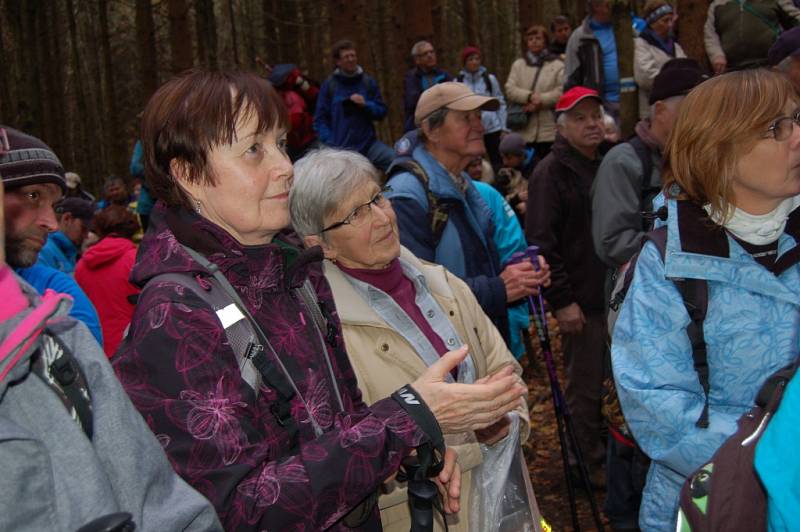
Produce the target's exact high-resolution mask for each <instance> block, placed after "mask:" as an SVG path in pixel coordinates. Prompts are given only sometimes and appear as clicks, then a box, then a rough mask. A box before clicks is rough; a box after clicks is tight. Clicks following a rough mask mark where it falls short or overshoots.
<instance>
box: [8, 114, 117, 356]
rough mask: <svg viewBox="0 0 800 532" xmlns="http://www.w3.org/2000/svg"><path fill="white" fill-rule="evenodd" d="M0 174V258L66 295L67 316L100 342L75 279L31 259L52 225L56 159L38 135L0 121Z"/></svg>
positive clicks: (58, 180)
mask: <svg viewBox="0 0 800 532" xmlns="http://www.w3.org/2000/svg"><path fill="white" fill-rule="evenodd" d="M0 176H2V179H3V186H4V187H5V196H4V198H3V208H4V211H5V216H4V220H5V252H6V262H7V263H8V265H9V266H11V267H12V268H14V270H16V272H17V274H19V276H20V277H22V278H23V279H25V280H26V281H27V282H28V283H29V284H30V285H31V286H33V287H34V288H35V289H36V291H37V292H39V293H40V294H44V292H45V291H46V290H47V289H52V290H54V291H56V292H59V293H65V294H69V295H70V296H72V299H73V305H72V309H71V310H70V315H71V316H72V317H74V318H75V319H78V320H80V321H82V322H84V323H85V324H86V325H87V327H89V330H91V332H92V334H93V335H94V337H95V338H96V339H97V341H98V342H100V344H101V345H102V343H103V342H102V338H103V336H102V332H101V329H100V319H99V318H98V316H97V312H96V311H95V309H94V307H93V306H92V303H91V302H90V301H89V298H88V297H86V294H84V292H83V290H81V288H80V287H79V286H78V283H76V282H75V279H73V278H72V277H70V276H69V275H67V274H65V273H63V272H61V271H58V270H56V269H54V268H49V267H47V266H43V265H41V264H36V260H37V259H38V257H39V252H40V251H41V250H42V247H44V245H45V242H47V238H48V234H49V233H51V232H53V231H55V230H56V229H57V228H58V221H57V219H56V212H55V208H54V206H55V204H56V203H57V202H58V201H59V200H60V199H61V197H62V196H63V195H64V192H65V191H66V188H67V183H66V180H65V179H64V168H63V166H62V165H61V161H59V160H58V157H56V154H55V153H53V150H51V149H50V148H49V147H48V146H47V145H46V144H45V143H44V142H42V141H41V140H39V139H37V138H35V137H32V136H30V135H26V134H25V133H22V132H21V131H17V130H16V129H12V128H9V127H4V126H2V125H0Z"/></svg>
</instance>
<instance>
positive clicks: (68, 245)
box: [47, 231, 78, 261]
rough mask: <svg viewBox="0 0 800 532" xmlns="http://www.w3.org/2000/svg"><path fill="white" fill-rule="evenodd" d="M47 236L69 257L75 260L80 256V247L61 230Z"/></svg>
mask: <svg viewBox="0 0 800 532" xmlns="http://www.w3.org/2000/svg"><path fill="white" fill-rule="evenodd" d="M47 238H49V239H52V240H53V244H55V245H56V246H57V247H58V249H60V250H61V252H62V253H63V254H64V255H65V256H66V257H67V258H68V259H71V260H73V261H74V260H75V258H76V257H77V256H78V248H77V247H76V246H75V244H73V243H72V240H70V239H69V238H67V235H65V234H64V233H62V232H61V231H55V232H53V233H50V234H49V235H48V237H47Z"/></svg>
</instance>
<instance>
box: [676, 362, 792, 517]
mask: <svg viewBox="0 0 800 532" xmlns="http://www.w3.org/2000/svg"><path fill="white" fill-rule="evenodd" d="M797 364H798V363H797V361H795V362H794V363H793V364H791V365H789V366H787V367H785V368H783V369H781V370H780V371H778V372H776V373H773V374H772V375H771V376H770V377H769V378H768V379H767V380H766V382H764V384H763V385H762V386H761V390H760V391H759V392H758V395H757V396H756V400H755V406H753V408H752V409H751V410H750V411H749V412H746V413H745V414H743V415H742V416H741V417H739V420H738V421H737V426H738V428H737V430H736V432H734V433H733V435H732V436H730V437H729V438H728V439H727V440H725V443H723V444H722V446H721V447H720V448H719V449H717V452H715V453H714V456H712V457H711V460H710V461H709V462H708V463H706V464H705V465H703V466H701V467H700V468H699V469H697V470H696V471H695V472H694V473H693V474H692V475H691V476H690V477H689V478H688V479H687V480H686V481H685V482H684V484H683V488H682V489H681V496H680V511H679V513H678V528H677V530H678V532H698V531H709V532H711V531H714V532H727V531H729V530H747V531H748V532H766V530H767V518H766V516H767V494H766V492H765V490H764V486H763V485H762V484H761V481H760V480H759V478H758V475H757V473H756V470H755V467H754V466H753V460H754V458H755V450H756V445H757V444H758V441H759V440H760V438H761V435H762V434H763V433H764V429H765V428H766V427H767V424H768V423H769V421H770V420H771V419H772V417H773V415H774V414H775V412H776V411H777V410H778V407H779V406H780V404H781V399H782V398H783V392H784V390H785V388H786V385H787V384H788V383H789V381H790V380H791V379H792V377H793V376H794V374H795V372H796V371H797Z"/></svg>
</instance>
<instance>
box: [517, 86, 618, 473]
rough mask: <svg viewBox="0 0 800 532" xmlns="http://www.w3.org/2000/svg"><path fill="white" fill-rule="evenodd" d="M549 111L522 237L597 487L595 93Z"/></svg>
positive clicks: (570, 96)
mask: <svg viewBox="0 0 800 532" xmlns="http://www.w3.org/2000/svg"><path fill="white" fill-rule="evenodd" d="M555 109H556V115H557V119H556V124H557V129H558V133H557V135H556V140H555V143H554V144H553V148H552V150H551V152H550V154H548V155H547V157H545V158H544V159H543V160H542V162H540V163H539V165H538V166H537V167H536V169H535V170H534V171H533V175H532V176H531V180H530V183H529V186H528V207H527V215H526V222H525V230H526V236H527V237H528V241H529V242H530V243H532V244H536V245H538V246H539V248H540V250H541V253H542V255H544V257H545V259H547V262H548V263H549V264H550V268H551V285H550V287H549V288H547V289H546V290H545V292H544V294H545V297H546V298H547V300H548V302H549V303H550V305H551V306H552V307H553V309H554V310H555V316H556V319H557V320H558V325H559V329H560V330H561V334H562V335H563V338H564V357H565V362H566V370H567V385H566V390H565V395H566V400H567V404H568V406H569V409H570V412H571V413H572V415H573V420H574V423H575V432H576V436H577V439H578V443H579V445H580V447H581V451H582V453H583V456H584V458H585V459H586V462H587V466H588V467H589V471H590V477H591V479H592V484H593V485H598V486H601V485H603V484H604V479H603V474H602V469H601V467H602V463H603V462H604V458H605V451H604V448H603V441H602V438H601V436H600V428H601V415H600V391H601V386H602V381H603V366H604V365H603V359H604V356H605V343H606V342H605V339H606V327H605V319H604V311H605V306H604V280H605V266H604V265H603V263H602V262H601V261H600V259H599V258H598V257H597V255H596V254H595V252H594V249H593V247H592V231H591V219H592V214H591V202H590V199H589V192H590V190H591V187H592V182H593V181H594V178H595V174H596V173H597V169H598V167H599V166H600V160H601V157H602V153H603V152H604V151H605V149H606V148H607V145H604V144H603V142H604V141H603V109H602V100H601V98H600V95H599V94H598V93H597V91H595V90H592V89H588V88H586V87H581V86H578V87H573V88H572V89H570V90H568V91H567V92H565V93H564V94H563V95H562V96H561V98H560V99H559V100H558V103H556V108H555Z"/></svg>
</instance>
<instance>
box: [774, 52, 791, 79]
mask: <svg viewBox="0 0 800 532" xmlns="http://www.w3.org/2000/svg"><path fill="white" fill-rule="evenodd" d="M791 65H792V55H791V54H789V55H787V56H786V57H784V58H783V59H781V62H780V63H778V64H777V65H775V69H776V70H778V71H779V72H783V73H784V74H785V73H787V72H788V71H789V67H790V66H791Z"/></svg>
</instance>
